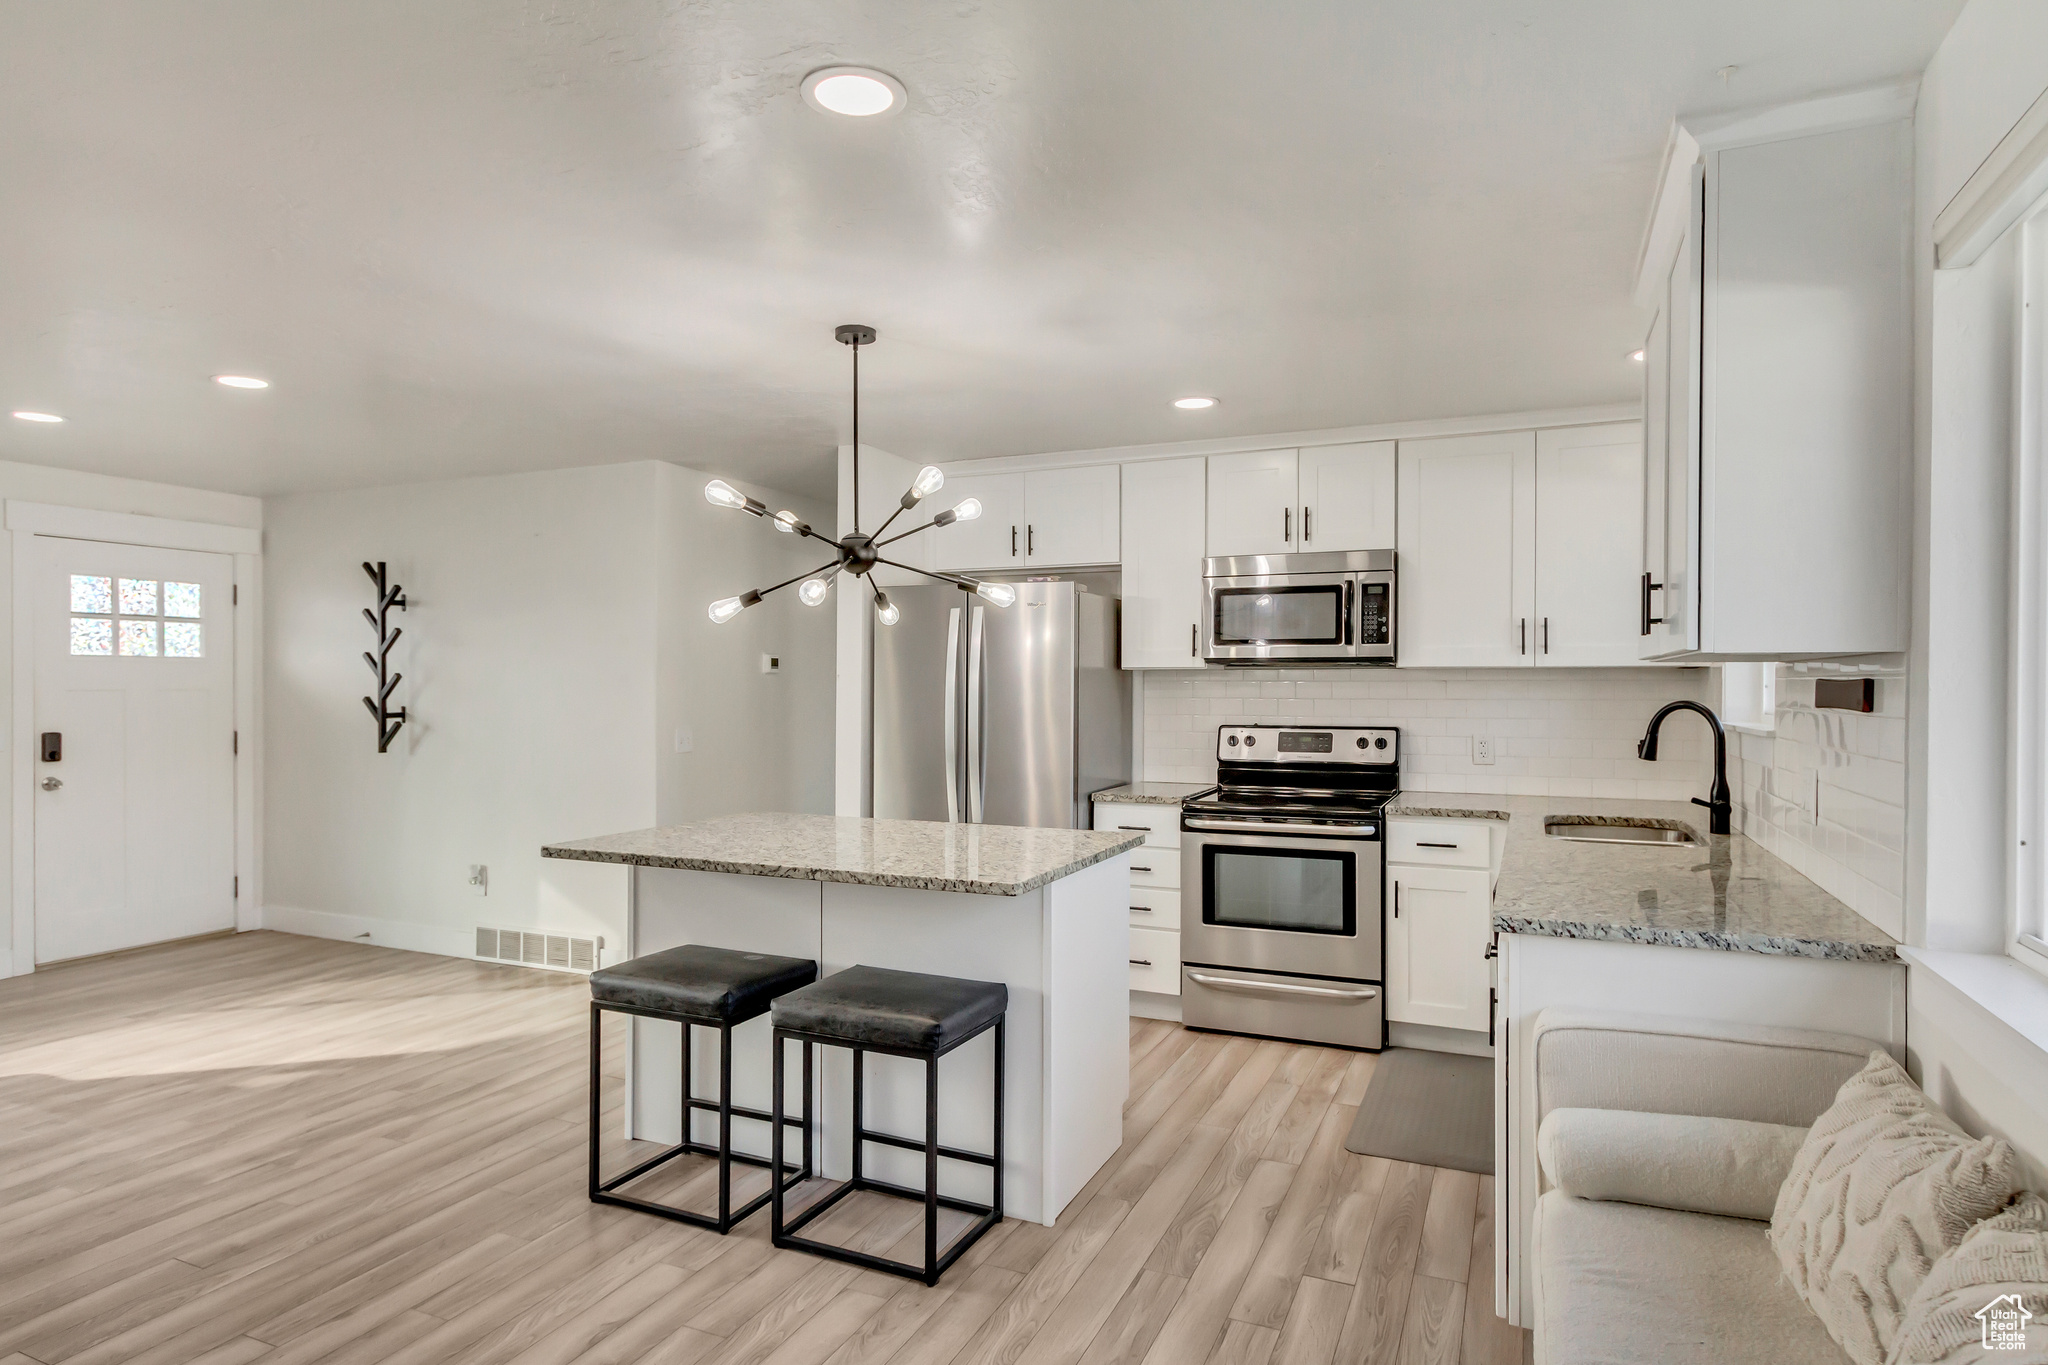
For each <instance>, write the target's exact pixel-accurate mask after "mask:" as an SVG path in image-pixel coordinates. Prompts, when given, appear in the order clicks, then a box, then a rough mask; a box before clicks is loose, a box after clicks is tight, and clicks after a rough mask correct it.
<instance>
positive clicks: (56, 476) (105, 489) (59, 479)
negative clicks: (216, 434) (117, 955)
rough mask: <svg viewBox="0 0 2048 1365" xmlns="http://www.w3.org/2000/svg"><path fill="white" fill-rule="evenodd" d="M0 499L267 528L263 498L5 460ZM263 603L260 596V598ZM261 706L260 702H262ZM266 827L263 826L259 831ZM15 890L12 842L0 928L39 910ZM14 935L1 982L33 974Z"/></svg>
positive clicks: (8, 656)
mask: <svg viewBox="0 0 2048 1365" xmlns="http://www.w3.org/2000/svg"><path fill="white" fill-rule="evenodd" d="M0 499H19V500H20V501H23V502H42V503H52V504H55V505H57V506H60V507H84V508H90V509H92V510H94V511H100V512H132V513H136V514H138V515H141V516H151V517H168V518H171V519H173V520H177V521H199V522H212V523H215V524H218V525H222V526H242V527H252V528H254V527H261V526H262V525H263V504H262V502H261V501H260V500H259V499H256V498H245V497H240V496H238V495H236V494H233V493H213V492H208V491H206V490H203V489H197V488H180V487H177V486H175V485H172V484H164V483H149V482H146V481H144V480H141V479H117V478H113V477H111V476H109V475H105V474H84V473H79V472H77V471H75V470H69V469H51V468H47V467H44V466H41V465H28V464H17V463H14V462H12V461H6V460H0ZM255 596H258V597H260V594H255ZM13 600H14V565H13V559H12V557H11V556H7V555H0V601H4V602H7V603H9V604H12V603H13ZM253 623H254V612H253V611H251V612H249V613H247V614H245V615H244V616H243V617H242V618H241V622H240V623H239V624H241V625H243V626H244V627H247V626H249V625H252V624H253ZM258 700H259V701H260V698H259V699H258ZM13 704H14V638H13V634H12V632H10V631H0V714H7V715H12V713H13ZM8 733H11V728H10V730H9V731H0V746H4V745H5V744H6V743H7V734H8ZM11 768H12V765H11V764H0V770H7V771H11ZM14 785H15V784H14V783H13V782H11V781H10V782H9V783H7V784H6V790H5V792H4V793H0V818H4V819H5V820H6V821H7V822H8V823H9V826H10V827H11V824H12V821H13V818H14V803H15V801H16V800H17V799H24V798H25V797H26V796H27V793H26V792H22V793H17V792H16V791H15V790H14ZM237 799H238V800H247V801H250V802H254V801H257V800H258V799H260V794H259V793H255V792H247V793H238V794H237ZM259 828H260V826H259ZM13 887H14V849H13V843H12V841H11V840H8V839H0V896H4V897H6V898H7V910H6V913H5V914H4V915H0V925H5V924H8V923H11V922H12V921H13V919H14V917H15V915H17V914H19V915H21V916H24V917H26V916H32V915H33V914H34V913H35V907H34V906H33V905H32V904H28V903H26V902H24V903H22V904H20V905H16V904H15V903H14V896H13ZM14 941H15V936H14V935H13V934H0V977H5V976H8V975H10V974H12V973H14V972H17V971H20V972H27V971H29V970H31V968H32V966H33V964H32V963H30V962H28V961H21V962H16V961H15V955H14V952H13V944H14Z"/></svg>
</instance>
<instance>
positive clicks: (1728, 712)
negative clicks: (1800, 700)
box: [1721, 663, 1778, 731]
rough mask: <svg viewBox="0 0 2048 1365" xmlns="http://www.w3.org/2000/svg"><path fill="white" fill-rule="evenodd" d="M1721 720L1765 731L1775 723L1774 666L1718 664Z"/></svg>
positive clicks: (1776, 671)
mask: <svg viewBox="0 0 2048 1365" xmlns="http://www.w3.org/2000/svg"><path fill="white" fill-rule="evenodd" d="M1721 722H1722V724H1724V725H1735V726H1740V727H1741V728H1743V729H1745V730H1764V731H1769V730H1773V729H1775V728H1776V727H1777V723H1778V666H1777V665H1776V664H1771V663H1761V664H1723V665H1721Z"/></svg>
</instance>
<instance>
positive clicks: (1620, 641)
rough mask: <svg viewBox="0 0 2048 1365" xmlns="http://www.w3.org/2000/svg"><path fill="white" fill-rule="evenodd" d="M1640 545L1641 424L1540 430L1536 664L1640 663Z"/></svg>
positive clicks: (1641, 485)
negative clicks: (1638, 657)
mask: <svg viewBox="0 0 2048 1365" xmlns="http://www.w3.org/2000/svg"><path fill="white" fill-rule="evenodd" d="M1642 541H1643V426H1642V423H1640V422H1613V423H1609V424H1607V425H1604V426H1597V427H1568V428H1565V429H1563V430H1559V431H1539V432H1537V433H1536V625H1535V627H1534V635H1535V640H1536V647H1535V655H1536V662H1537V664H1538V665H1539V666H1544V667H1551V668H1589V667H1604V666H1612V665H1624V664H1634V663H1635V662H1637V650H1638V645H1639V642H1640V640H1641V638H1642V636H1641V629H1642V628H1641V607H1642V594H1641V583H1642V579H1641V577H1640V575H1641V573H1642V570H1641V569H1640V568H1638V567H1637V565H1638V564H1639V563H1640V561H1641V558H1642V554H1641V550H1640V548H1639V547H1640V546H1641V545H1642Z"/></svg>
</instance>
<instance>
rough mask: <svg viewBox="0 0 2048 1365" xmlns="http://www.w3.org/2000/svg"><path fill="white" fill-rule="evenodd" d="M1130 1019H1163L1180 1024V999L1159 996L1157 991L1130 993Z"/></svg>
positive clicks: (1170, 996)
mask: <svg viewBox="0 0 2048 1365" xmlns="http://www.w3.org/2000/svg"><path fill="white" fill-rule="evenodd" d="M1131 1017H1132V1018H1134V1019H1165V1020H1168V1021H1170V1022H1172V1023H1175V1024H1178V1023H1179V1022H1180V997H1179V996H1177V995H1161V994H1160V993H1159V992H1157V991H1132V992H1131Z"/></svg>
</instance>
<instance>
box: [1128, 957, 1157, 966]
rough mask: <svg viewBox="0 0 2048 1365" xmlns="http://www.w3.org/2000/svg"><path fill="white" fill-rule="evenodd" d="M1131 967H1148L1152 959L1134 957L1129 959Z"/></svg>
mask: <svg viewBox="0 0 2048 1365" xmlns="http://www.w3.org/2000/svg"><path fill="white" fill-rule="evenodd" d="M1131 965H1132V966H1133V967H1149V966H1151V965H1152V959H1151V958H1149V957H1134V958H1132V959H1131Z"/></svg>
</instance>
